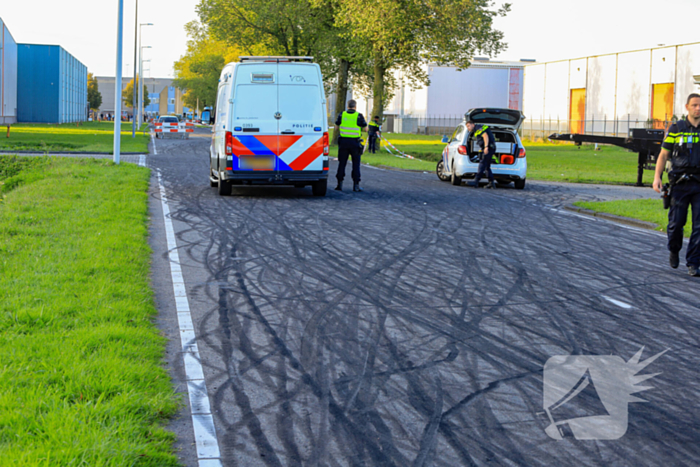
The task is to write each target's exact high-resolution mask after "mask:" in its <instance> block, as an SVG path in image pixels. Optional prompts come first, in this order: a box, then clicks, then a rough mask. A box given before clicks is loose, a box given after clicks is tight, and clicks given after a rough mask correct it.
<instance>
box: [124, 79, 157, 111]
mask: <svg viewBox="0 0 700 467" xmlns="http://www.w3.org/2000/svg"><path fill="white" fill-rule="evenodd" d="M136 81H137V83H138V81H140V79H139V78H136ZM137 86H138V84H137ZM138 97H139V96H138V94H137V95H136V99H138ZM122 100H123V101H124V105H125V106H127V107H129V108H132V107H133V106H134V80H133V79H132V80H131V81H129V84H127V85H126V87H125V88H124V92H123V93H122ZM150 104H151V98H150V97H148V86H147V85H145V84H144V85H143V107H144V108H146V107H148V106H149V105H150ZM137 105H138V104H137Z"/></svg>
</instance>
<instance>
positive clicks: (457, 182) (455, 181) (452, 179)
mask: <svg viewBox="0 0 700 467" xmlns="http://www.w3.org/2000/svg"><path fill="white" fill-rule="evenodd" d="M450 183H452V184H453V185H454V186H460V185H461V184H462V177H458V176H457V172H456V171H455V166H454V164H452V176H451V177H450Z"/></svg>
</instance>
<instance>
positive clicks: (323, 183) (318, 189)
mask: <svg viewBox="0 0 700 467" xmlns="http://www.w3.org/2000/svg"><path fill="white" fill-rule="evenodd" d="M326 190H328V180H319V181H317V182H314V183H313V184H312V185H311V192H312V193H313V194H314V196H326Z"/></svg>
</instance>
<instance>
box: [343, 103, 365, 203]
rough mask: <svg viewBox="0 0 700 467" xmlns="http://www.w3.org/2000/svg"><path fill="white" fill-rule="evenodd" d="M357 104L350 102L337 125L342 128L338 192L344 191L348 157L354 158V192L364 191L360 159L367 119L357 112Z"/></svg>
mask: <svg viewBox="0 0 700 467" xmlns="http://www.w3.org/2000/svg"><path fill="white" fill-rule="evenodd" d="M356 107H357V102H355V101H354V100H353V99H351V100H349V101H348V110H346V111H345V112H343V113H341V114H340V115H338V119H337V120H336V121H335V124H336V125H337V126H338V127H339V128H340V136H339V137H338V173H336V175H335V178H337V179H338V186H336V187H335V189H336V190H338V191H343V179H344V178H345V166H346V165H347V163H348V157H352V181H353V182H354V183H353V188H352V191H363V190H362V188H360V157H361V156H362V138H361V136H362V129H363V128H365V127H366V126H367V121H366V120H365V117H364V116H363V115H362V114H361V113H359V112H357V110H356Z"/></svg>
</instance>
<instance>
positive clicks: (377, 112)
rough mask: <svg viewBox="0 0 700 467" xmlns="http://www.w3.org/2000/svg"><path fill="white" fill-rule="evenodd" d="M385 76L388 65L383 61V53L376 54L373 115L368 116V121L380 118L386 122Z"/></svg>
mask: <svg viewBox="0 0 700 467" xmlns="http://www.w3.org/2000/svg"><path fill="white" fill-rule="evenodd" d="M384 75H386V65H384V60H382V59H381V53H376V54H375V58H374V86H373V89H372V94H373V97H374V103H373V105H372V115H367V121H370V120H372V119H373V118H374V117H376V116H379V121H380V122H382V121H384Z"/></svg>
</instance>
